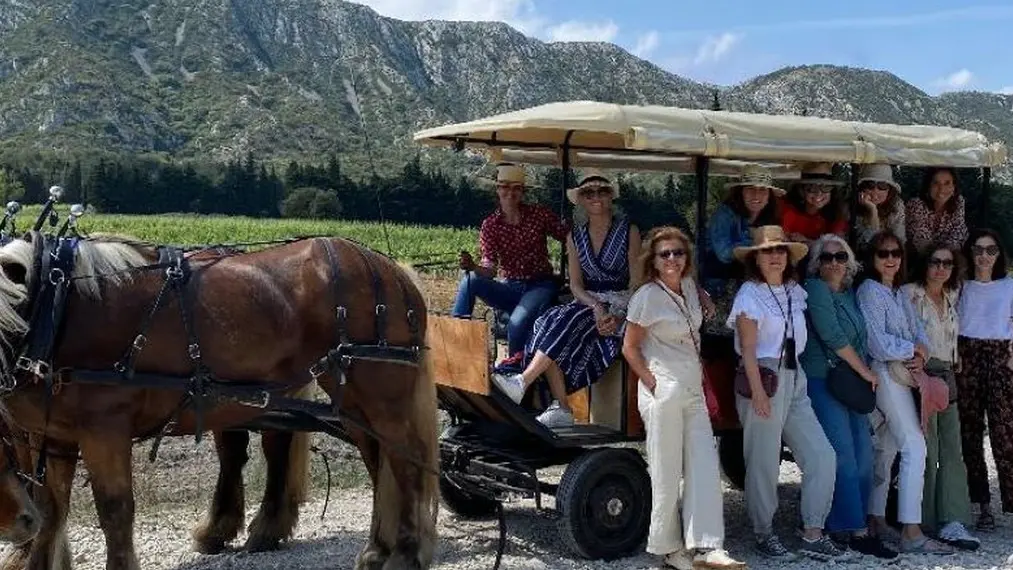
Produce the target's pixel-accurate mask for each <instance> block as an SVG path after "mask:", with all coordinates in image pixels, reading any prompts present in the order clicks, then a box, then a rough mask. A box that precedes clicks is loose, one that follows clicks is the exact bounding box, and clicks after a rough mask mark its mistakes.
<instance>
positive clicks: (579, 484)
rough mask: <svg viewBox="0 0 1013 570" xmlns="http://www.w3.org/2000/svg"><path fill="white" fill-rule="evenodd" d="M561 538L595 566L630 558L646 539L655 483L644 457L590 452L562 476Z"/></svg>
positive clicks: (632, 453)
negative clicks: (604, 562) (648, 472)
mask: <svg viewBox="0 0 1013 570" xmlns="http://www.w3.org/2000/svg"><path fill="white" fill-rule="evenodd" d="M556 509H557V510H558V511H559V513H560V517H559V520H558V521H557V525H558V528H559V534H560V537H561V538H562V539H563V541H564V542H565V543H566V545H567V546H568V547H569V548H570V550H572V551H573V552H575V553H576V554H578V555H579V556H582V557H584V558H587V559H591V560H598V559H604V560H612V559H616V558H621V557H623V556H626V555H628V554H630V553H632V551H633V550H634V549H636V548H637V547H638V546H640V544H642V542H643V541H644V539H645V538H646V536H647V527H648V524H649V523H650V515H651V479H650V477H649V476H648V474H647V465H646V464H645V463H644V459H643V457H641V456H640V454H638V453H636V452H635V451H633V450H630V449H616V448H605V449H596V450H593V451H589V452H587V453H585V454H583V455H581V456H579V457H577V459H576V460H575V461H573V462H572V463H570V465H569V466H567V468H566V471H565V472H564V473H563V478H562V480H561V481H560V482H559V489H558V491H557V492H556Z"/></svg>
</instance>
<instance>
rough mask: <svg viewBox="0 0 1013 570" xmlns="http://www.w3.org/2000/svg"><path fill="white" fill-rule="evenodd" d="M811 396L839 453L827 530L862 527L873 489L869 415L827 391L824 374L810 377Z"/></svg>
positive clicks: (863, 526)
mask: <svg viewBox="0 0 1013 570" xmlns="http://www.w3.org/2000/svg"><path fill="white" fill-rule="evenodd" d="M809 399H810V400H811V401H812V407H813V411H814V412H816V418H817V419H818V420H819V422H820V425H822V426H823V432H824V433H825V434H826V436H827V439H829V440H830V445H832V446H833V447H834V451H835V452H836V453H837V481H836V483H835V485H834V502H833V505H832V506H831V508H830V515H829V516H828V517H827V522H826V527H825V529H824V530H826V531H827V532H843V531H854V530H861V529H864V528H865V527H866V526H867V523H866V511H867V509H868V505H869V496H870V493H871V491H872V433H871V431H870V427H869V419H868V417H867V416H865V415H864V414H859V413H857V412H854V411H852V410H850V409H848V408H847V407H846V406H845V405H844V404H842V403H841V402H840V401H839V400H838V399H837V398H834V396H833V395H832V394H831V393H830V392H828V391H827V381H826V379H825V378H814V377H812V376H810V377H809Z"/></svg>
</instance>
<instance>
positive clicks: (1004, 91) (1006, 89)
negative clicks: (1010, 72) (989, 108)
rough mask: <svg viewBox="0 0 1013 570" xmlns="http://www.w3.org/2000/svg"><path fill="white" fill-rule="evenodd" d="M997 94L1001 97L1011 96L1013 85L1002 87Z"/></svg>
mask: <svg viewBox="0 0 1013 570" xmlns="http://www.w3.org/2000/svg"><path fill="white" fill-rule="evenodd" d="M999 93H1002V94H1003V95H1013V85H1007V86H1006V87H1003V88H1002V89H1000V90H999Z"/></svg>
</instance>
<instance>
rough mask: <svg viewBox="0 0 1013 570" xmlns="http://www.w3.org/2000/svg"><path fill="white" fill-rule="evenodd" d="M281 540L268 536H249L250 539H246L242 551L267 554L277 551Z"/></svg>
mask: <svg viewBox="0 0 1013 570" xmlns="http://www.w3.org/2000/svg"><path fill="white" fill-rule="evenodd" d="M280 544H281V540H279V539H277V538H273V537H269V536H258V535H250V538H248V539H246V544H245V545H243V550H245V551H247V552H269V551H271V550H278V547H279V545H280Z"/></svg>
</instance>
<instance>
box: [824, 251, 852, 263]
mask: <svg viewBox="0 0 1013 570" xmlns="http://www.w3.org/2000/svg"><path fill="white" fill-rule="evenodd" d="M831 261H836V262H838V263H847V262H848V252H846V251H838V252H836V253H826V252H825V253H821V254H820V263H830V262H831Z"/></svg>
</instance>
